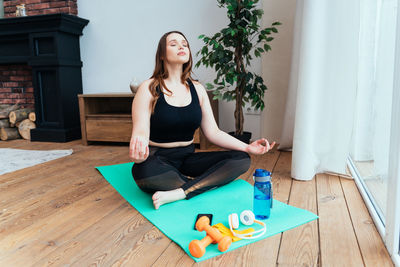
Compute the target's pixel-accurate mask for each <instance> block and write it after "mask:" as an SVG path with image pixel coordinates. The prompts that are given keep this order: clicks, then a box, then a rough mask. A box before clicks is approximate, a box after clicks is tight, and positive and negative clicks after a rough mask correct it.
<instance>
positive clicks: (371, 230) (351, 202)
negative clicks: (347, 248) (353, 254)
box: [340, 178, 393, 267]
mask: <svg viewBox="0 0 400 267" xmlns="http://www.w3.org/2000/svg"><path fill="white" fill-rule="evenodd" d="M340 182H341V183H342V187H343V192H344V194H345V197H346V202H347V206H348V209H349V212H350V216H351V220H352V222H353V226H354V231H355V233H356V236H357V239H358V243H359V245H360V250H361V254H362V256H363V259H364V263H365V266H367V267H375V266H380V267H384V266H393V263H392V260H391V259H390V256H389V253H388V252H387V250H386V248H385V245H384V244H383V241H382V239H381V236H380V235H379V233H378V231H377V230H376V227H375V225H374V223H373V221H372V219H371V216H370V215H369V213H368V210H367V207H366V206H365V204H364V203H363V200H362V197H361V195H360V192H359V191H358V189H357V186H356V184H355V183H354V181H351V180H347V179H343V178H340Z"/></svg>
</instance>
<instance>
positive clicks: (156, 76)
mask: <svg viewBox="0 0 400 267" xmlns="http://www.w3.org/2000/svg"><path fill="white" fill-rule="evenodd" d="M171 33H177V34H180V35H182V36H183V38H185V40H186V43H187V46H188V48H189V61H188V62H186V63H185V64H183V66H182V76H181V82H182V83H183V84H185V85H186V87H188V85H187V83H186V80H187V79H188V78H189V79H190V80H194V79H193V78H192V77H191V73H192V64H193V59H192V53H191V50H190V46H189V42H188V41H187V39H186V37H185V35H184V34H183V33H181V32H179V31H170V32H167V33H165V34H164V35H163V36H162V37H161V39H160V41H159V42H158V47H157V53H156V66H155V68H154V71H153V75H152V76H151V77H150V79H151V78H152V79H153V81H151V83H150V85H149V89H150V93H151V94H152V95H153V101H152V103H151V112H152V113H153V112H154V108H155V106H156V103H157V100H158V98H159V97H160V93H161V92H162V90H161V89H162V88H164V89H165V90H166V91H167V92H168V93H169V94H171V95H172V92H171V91H170V90H169V89H168V88H167V86H166V85H165V83H164V79H167V78H168V70H167V69H166V68H165V65H164V60H165V59H166V56H167V55H166V50H167V36H168V35H170V34H171ZM157 87H160V91H159V92H157Z"/></svg>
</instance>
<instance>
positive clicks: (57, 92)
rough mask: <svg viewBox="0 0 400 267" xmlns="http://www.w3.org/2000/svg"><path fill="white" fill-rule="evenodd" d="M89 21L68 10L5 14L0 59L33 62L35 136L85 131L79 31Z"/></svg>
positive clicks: (58, 137)
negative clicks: (80, 102) (80, 96)
mask: <svg viewBox="0 0 400 267" xmlns="http://www.w3.org/2000/svg"><path fill="white" fill-rule="evenodd" d="M88 22H89V21H88V20H86V19H82V18H79V17H77V16H73V15H67V14H50V15H39V16H27V17H17V18H5V19H0V64H2V65H4V64H28V65H29V66H32V77H33V87H34V96H35V112H36V117H37V118H36V127H37V128H36V129H32V130H31V140H32V141H49V142H66V141H70V140H74V139H78V138H80V137H81V130H80V120H79V107H78V97H77V96H78V94H81V93H82V73H81V68H82V61H81V57H80V48H79V36H80V35H82V30H83V28H84V27H85V26H86V25H87V24H88Z"/></svg>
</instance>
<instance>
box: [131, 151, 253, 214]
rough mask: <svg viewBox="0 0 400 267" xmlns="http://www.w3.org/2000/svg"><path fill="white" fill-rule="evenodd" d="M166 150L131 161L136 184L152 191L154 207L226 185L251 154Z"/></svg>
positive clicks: (239, 172)
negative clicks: (139, 161)
mask: <svg viewBox="0 0 400 267" xmlns="http://www.w3.org/2000/svg"><path fill="white" fill-rule="evenodd" d="M169 150H170V151H168V149H163V151H162V152H161V153H155V154H153V155H151V156H149V158H148V159H147V160H146V161H145V162H143V163H140V164H134V166H133V168H132V174H133V177H134V179H135V181H136V183H137V185H138V186H139V188H140V189H141V190H142V191H144V192H148V193H151V194H153V203H154V207H155V208H156V209H158V208H159V207H160V206H161V205H163V204H166V203H169V202H173V201H177V200H180V199H184V198H186V199H190V198H192V197H194V196H196V195H198V194H201V193H203V192H205V191H207V190H210V189H213V188H216V187H219V186H222V185H225V184H227V183H229V182H231V181H233V180H234V179H236V178H237V177H238V176H240V175H241V174H243V173H244V172H246V171H247V170H248V168H249V167H250V157H249V155H248V154H247V153H244V152H239V151H217V152H198V153H193V152H190V151H189V152H188V151H187V149H185V148H173V149H169ZM193 150H194V148H193ZM167 152H168V153H167ZM169 152H171V153H170V154H171V156H170V157H168V154H169Z"/></svg>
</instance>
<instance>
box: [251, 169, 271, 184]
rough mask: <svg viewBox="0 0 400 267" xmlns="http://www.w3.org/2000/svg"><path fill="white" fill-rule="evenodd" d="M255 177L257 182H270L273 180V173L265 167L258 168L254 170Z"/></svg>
mask: <svg viewBox="0 0 400 267" xmlns="http://www.w3.org/2000/svg"><path fill="white" fill-rule="evenodd" d="M254 179H255V180H256V182H268V181H271V173H270V172H269V171H267V170H264V169H256V171H255V172H254Z"/></svg>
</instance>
